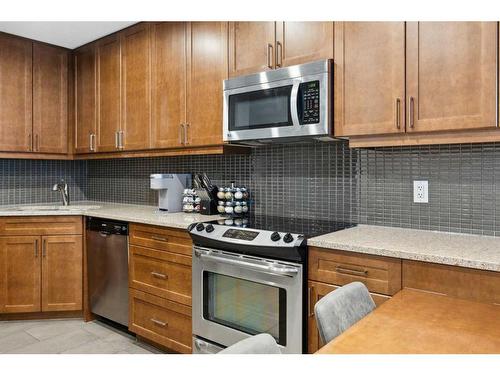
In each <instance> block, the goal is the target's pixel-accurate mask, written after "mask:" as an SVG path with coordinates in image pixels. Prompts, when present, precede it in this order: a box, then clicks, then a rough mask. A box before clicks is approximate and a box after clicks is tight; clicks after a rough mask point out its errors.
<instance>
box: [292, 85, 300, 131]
mask: <svg viewBox="0 0 500 375" xmlns="http://www.w3.org/2000/svg"><path fill="white" fill-rule="evenodd" d="M299 86H300V81H294V82H293V86H292V92H291V94H290V111H291V112H292V124H293V126H297V127H298V126H299V125H300V123H299V113H298V109H297V101H298V95H299Z"/></svg>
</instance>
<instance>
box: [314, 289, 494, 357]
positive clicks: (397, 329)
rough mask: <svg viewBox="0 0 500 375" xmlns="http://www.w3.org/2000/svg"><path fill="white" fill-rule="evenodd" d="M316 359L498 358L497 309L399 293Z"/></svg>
mask: <svg viewBox="0 0 500 375" xmlns="http://www.w3.org/2000/svg"><path fill="white" fill-rule="evenodd" d="M316 353H318V354H472V353H476V354H480V353H496V354H500V305H495V304H486V303H480V302H473V301H469V300H464V299H458V298H454V297H448V296H444V295H440V294H435V293H430V292H423V291H418V290H414V289H403V290H401V291H400V292H398V293H397V294H396V295H394V297H393V298H391V299H390V300H389V301H387V302H384V303H383V304H382V305H381V306H380V307H378V308H377V309H375V310H374V311H373V312H371V313H370V314H368V315H367V316H366V317H364V318H363V319H361V320H360V321H358V322H357V323H356V324H354V325H353V326H352V327H350V328H349V329H347V330H346V331H345V332H343V333H342V334H341V335H340V336H338V337H336V338H335V339H334V340H332V341H330V342H329V343H327V344H326V345H325V346H323V347H322V348H321V349H320V350H318V351H317V352H316Z"/></svg>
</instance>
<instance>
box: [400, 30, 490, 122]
mask: <svg viewBox="0 0 500 375" xmlns="http://www.w3.org/2000/svg"><path fill="white" fill-rule="evenodd" d="M497 29H498V25H497V23H496V22H408V24H407V35H406V38H407V41H406V43H407V55H406V69H407V101H408V102H407V106H408V107H407V108H408V121H407V126H406V129H407V131H411V132H414V131H415V132H423V131H436V130H455V129H474V128H488V127H495V126H496V125H497V123H496V106H497V103H496V87H497V78H498V77H497V74H496V73H497V72H496V61H497Z"/></svg>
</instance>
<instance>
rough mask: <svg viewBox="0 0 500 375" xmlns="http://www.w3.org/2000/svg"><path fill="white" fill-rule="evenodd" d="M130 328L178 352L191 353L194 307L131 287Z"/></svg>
mask: <svg viewBox="0 0 500 375" xmlns="http://www.w3.org/2000/svg"><path fill="white" fill-rule="evenodd" d="M129 301H130V302H129V303H130V305H129V306H130V310H129V320H130V321H129V329H130V331H132V332H134V333H135V334H137V335H139V336H141V337H144V338H146V339H148V340H151V341H153V342H155V343H158V344H160V345H161V346H163V347H165V348H168V349H171V350H174V351H176V352H179V353H191V351H192V350H191V340H192V338H191V332H192V328H191V307H190V306H186V305H182V304H179V303H176V302H173V301H169V300H167V299H164V298H160V297H157V296H154V295H152V294H148V293H144V292H141V291H138V290H135V289H130V293H129Z"/></svg>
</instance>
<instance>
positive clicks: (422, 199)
mask: <svg viewBox="0 0 500 375" xmlns="http://www.w3.org/2000/svg"><path fill="white" fill-rule="evenodd" d="M413 203H429V181H425V180H424V181H413Z"/></svg>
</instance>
